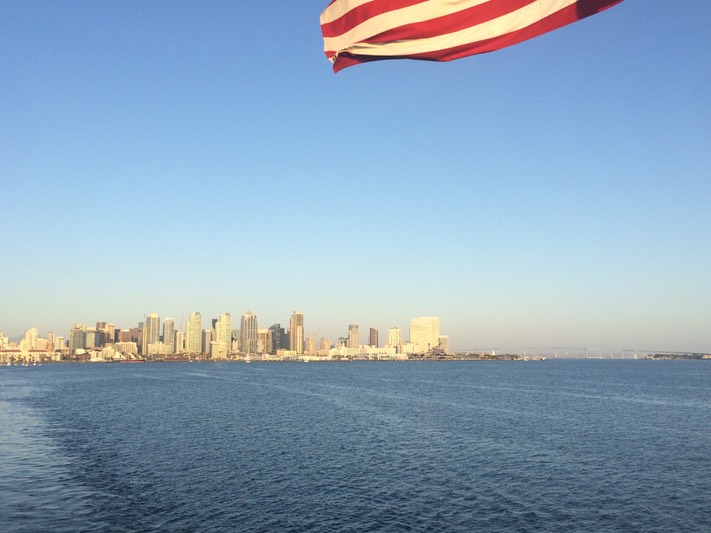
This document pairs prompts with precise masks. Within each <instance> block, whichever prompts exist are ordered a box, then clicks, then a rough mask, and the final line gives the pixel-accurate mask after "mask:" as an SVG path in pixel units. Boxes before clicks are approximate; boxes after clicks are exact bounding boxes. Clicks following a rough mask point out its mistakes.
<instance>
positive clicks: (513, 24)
mask: <svg viewBox="0 0 711 533" xmlns="http://www.w3.org/2000/svg"><path fill="white" fill-rule="evenodd" d="M620 2H622V0H333V1H332V2H331V3H330V4H329V5H328V7H327V8H326V9H325V10H324V12H323V13H322V14H321V31H322V33H323V40H324V51H325V53H326V57H327V58H328V59H329V60H330V61H331V62H332V63H333V70H334V71H335V72H338V71H339V70H342V69H344V68H346V67H349V66H351V65H356V64H359V63H365V62H367V61H377V60H380V59H421V60H427V61H451V60H452V59H459V58H461V57H466V56H470V55H474V54H481V53H484V52H492V51H494V50H499V49H501V48H504V47H507V46H511V45H514V44H517V43H520V42H522V41H526V40H528V39H532V38H534V37H537V36H539V35H542V34H544V33H547V32H549V31H552V30H555V29H557V28H560V27H562V26H565V25H567V24H571V23H572V22H575V21H577V20H580V19H583V18H585V17H589V16H591V15H594V14H596V13H599V12H600V11H603V10H605V9H607V8H609V7H612V6H614V5H616V4H619V3H620Z"/></svg>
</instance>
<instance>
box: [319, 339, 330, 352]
mask: <svg viewBox="0 0 711 533" xmlns="http://www.w3.org/2000/svg"><path fill="white" fill-rule="evenodd" d="M318 349H319V351H322V350H330V349H331V339H329V338H328V337H321V340H320V341H319V346H318Z"/></svg>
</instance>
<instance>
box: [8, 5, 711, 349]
mask: <svg viewBox="0 0 711 533" xmlns="http://www.w3.org/2000/svg"><path fill="white" fill-rule="evenodd" d="M327 3H328V2H327V0H320V1H315V0H308V1H304V0H301V1H299V2H273V3H272V2H231V1H215V2H209V3H208V2H188V1H181V2H173V1H170V2H168V1H151V2H143V1H125V2H100V3H97V2H89V1H66V2H46V1H26V0H23V1H18V0H5V1H3V2H2V3H0V235H1V237H2V238H1V241H0V242H1V243H2V244H1V246H2V252H1V255H2V258H3V259H2V268H1V269H0V287H1V292H0V331H4V332H5V333H6V334H7V335H9V336H16V335H21V334H22V333H23V332H24V331H25V330H27V329H29V328H31V327H33V326H34V327H38V328H39V329H40V333H41V334H42V335H44V334H46V331H47V330H53V331H55V332H56V333H57V334H64V335H66V334H67V333H68V331H69V329H70V328H71V326H72V324H73V323H74V322H85V323H87V324H90V325H92V324H94V323H96V322H97V321H106V322H111V323H114V324H116V325H117V326H118V327H122V328H128V327H133V326H135V325H136V324H137V323H138V322H139V321H141V320H142V319H143V315H144V314H149V313H158V314H159V315H160V316H161V317H167V316H171V317H174V318H175V319H176V321H179V320H180V317H181V316H184V317H185V318H187V316H188V314H189V313H191V312H192V311H200V312H201V313H202V316H203V319H204V327H208V324H209V320H210V319H211V318H214V317H217V316H218V315H219V314H220V313H224V312H229V313H231V314H232V316H233V321H234V322H235V324H238V323H239V317H240V316H241V315H242V313H245V312H246V311H247V310H253V311H254V312H255V314H256V315H257V316H258V320H259V325H260V327H268V326H269V325H271V324H273V323H276V322H280V323H282V325H287V324H288V321H289V316H290V314H291V312H292V311H293V310H294V309H299V310H301V311H302V312H303V313H304V317H305V318H304V321H305V329H306V333H307V335H309V334H313V335H316V336H317V337H320V336H328V337H330V338H331V339H332V340H335V339H336V338H338V337H339V336H345V335H346V332H347V328H348V324H349V323H352V322H358V323H359V324H360V325H361V330H362V333H361V339H362V341H365V340H366V339H365V338H366V333H365V332H364V330H366V329H367V328H368V327H370V326H374V327H377V328H378V329H379V330H380V332H381V333H380V337H381V343H382V342H383V341H384V340H385V333H386V330H387V329H388V328H389V327H393V326H397V327H401V328H403V329H404V330H407V327H408V325H409V322H410V319H411V318H412V317H415V316H432V315H434V316H439V317H440V322H441V331H442V333H443V334H448V335H449V337H450V346H451V347H452V348H454V349H475V348H481V349H501V348H503V347H512V348H527V347H529V348H530V347H545V348H552V347H561V346H564V347H578V348H585V347H588V348H600V349H602V350H608V349H609V350H619V349H635V350H636V349H640V350H660V351H661V350H667V351H711V97H709V91H710V89H709V88H710V87H711V62H710V61H709V51H710V50H711V32H709V30H708V28H709V27H711V4H709V2H707V1H705V0H688V1H685V2H667V1H663V0H645V1H638V0H626V1H625V2H623V3H622V4H620V5H618V6H616V7H614V8H612V9H610V10H608V11H605V12H603V13H601V14H598V15H595V16H593V17H590V18H588V19H585V20H583V21H580V22H578V23H576V24H573V25H570V26H567V27H565V28H562V29H559V30H556V31H555V32H552V33H549V34H546V35H544V36H542V37H539V38H537V39H534V40H531V41H527V42H525V43H522V44H519V45H516V46H514V47H510V48H507V49H504V50H501V51H498V52H494V53H491V54H485V55H479V56H473V57H469V58H465V59H461V60H458V61H454V62H450V63H429V62H418V61H381V62H376V63H370V64H366V65H360V66H355V67H352V68H349V69H346V70H344V71H342V72H340V73H339V74H337V75H334V74H333V72H332V70H331V65H330V63H329V62H328V61H327V60H326V58H325V56H324V54H323V43H322V38H321V34H320V28H319V15H320V13H321V11H322V10H323V9H324V8H325V7H326V5H327ZM235 327H238V325H236V326H235Z"/></svg>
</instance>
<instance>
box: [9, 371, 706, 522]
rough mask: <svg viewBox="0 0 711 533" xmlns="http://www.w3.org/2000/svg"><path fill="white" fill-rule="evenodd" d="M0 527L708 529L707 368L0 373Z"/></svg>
mask: <svg viewBox="0 0 711 533" xmlns="http://www.w3.org/2000/svg"><path fill="white" fill-rule="evenodd" d="M0 524H1V525H0V529H1V530H2V531H6V532H16V531H17V532H19V531H23V532H24V531H32V532H40V531H52V532H57V531H72V532H73V531H324V532H326V531H329V532H330V531H463V532H464V531H466V532H470V531H560V532H568V531H660V532H662V531H664V532H667V531H704V532H707V531H711V364H709V363H704V362H698V361H654V362H652V361H546V362H432V363H428V362H421V363H414V362H410V363H326V364H318V363H311V364H303V363H302V364H297V363H294V364H291V363H252V364H235V363H232V364H210V363H204V364H195V363H193V364H179V363H175V364H140V365H118V364H113V365H112V364H103V365H90V364H84V365H44V366H42V367H9V368H4V367H3V368H1V369H0Z"/></svg>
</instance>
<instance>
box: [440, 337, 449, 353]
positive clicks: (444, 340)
mask: <svg viewBox="0 0 711 533" xmlns="http://www.w3.org/2000/svg"><path fill="white" fill-rule="evenodd" d="M439 349H440V350H442V353H444V354H448V353H449V335H440V336H439Z"/></svg>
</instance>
